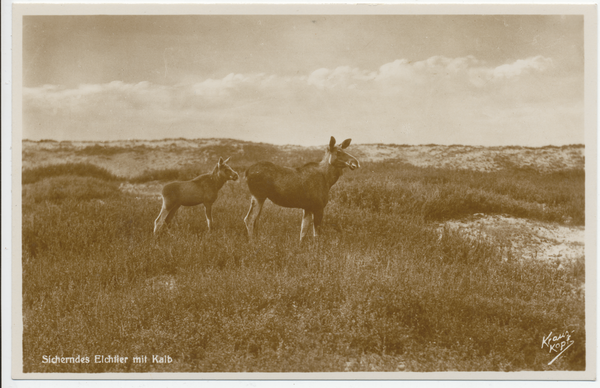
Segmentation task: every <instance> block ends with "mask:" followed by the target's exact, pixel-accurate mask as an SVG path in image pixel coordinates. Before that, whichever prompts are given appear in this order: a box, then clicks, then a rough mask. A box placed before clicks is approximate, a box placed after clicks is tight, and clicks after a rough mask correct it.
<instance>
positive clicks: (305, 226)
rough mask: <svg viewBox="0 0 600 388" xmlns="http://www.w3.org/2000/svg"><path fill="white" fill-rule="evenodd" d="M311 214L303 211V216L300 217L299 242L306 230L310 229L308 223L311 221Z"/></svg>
mask: <svg viewBox="0 0 600 388" xmlns="http://www.w3.org/2000/svg"><path fill="white" fill-rule="evenodd" d="M312 218H313V214H312V212H309V211H308V210H304V214H303V215H302V229H300V241H302V239H303V238H304V236H306V233H307V232H308V229H309V228H310V223H311V221H312Z"/></svg>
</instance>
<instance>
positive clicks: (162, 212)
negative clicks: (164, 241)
mask: <svg viewBox="0 0 600 388" xmlns="http://www.w3.org/2000/svg"><path fill="white" fill-rule="evenodd" d="M167 213H168V212H167V208H166V207H165V204H164V203H163V206H162V208H161V209H160V214H159V215H158V217H157V218H156V220H155V221H154V234H156V232H158V231H159V230H160V228H162V226H163V224H164V223H165V218H166V217H167Z"/></svg>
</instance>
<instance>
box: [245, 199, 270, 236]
mask: <svg viewBox="0 0 600 388" xmlns="http://www.w3.org/2000/svg"><path fill="white" fill-rule="evenodd" d="M264 203H265V200H264V199H262V200H261V199H258V198H256V197H255V196H252V199H251V200H250V210H248V214H246V217H245V218H244V223H245V224H246V229H247V230H248V237H250V238H252V235H253V234H254V229H255V228H256V223H257V221H258V217H259V216H260V212H261V211H262V207H263V204H264Z"/></svg>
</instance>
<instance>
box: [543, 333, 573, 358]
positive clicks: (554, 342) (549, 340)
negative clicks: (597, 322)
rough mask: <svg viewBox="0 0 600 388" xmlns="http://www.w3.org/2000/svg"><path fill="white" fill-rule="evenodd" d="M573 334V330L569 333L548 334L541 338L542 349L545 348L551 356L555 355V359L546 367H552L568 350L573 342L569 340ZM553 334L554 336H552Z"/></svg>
mask: <svg viewBox="0 0 600 388" xmlns="http://www.w3.org/2000/svg"><path fill="white" fill-rule="evenodd" d="M573 333H574V330H573V331H571V332H569V331H568V330H565V331H564V332H563V333H560V334H554V333H552V332H550V333H549V334H548V335H547V336H545V337H542V349H545V348H547V349H548V352H549V353H550V354H551V355H554V354H555V353H558V354H556V357H554V358H553V359H552V361H550V362H549V363H548V365H552V363H553V362H554V361H556V359H557V358H559V357H560V356H561V355H562V354H563V353H564V352H565V351H566V350H567V349H568V348H570V347H571V346H572V345H573V344H574V343H575V341H574V340H572V339H571V334H573ZM553 334H554V335H553Z"/></svg>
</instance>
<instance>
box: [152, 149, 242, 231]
mask: <svg viewBox="0 0 600 388" xmlns="http://www.w3.org/2000/svg"><path fill="white" fill-rule="evenodd" d="M228 161H229V158H227V160H225V161H223V158H219V162H218V163H217V166H216V167H215V168H214V170H213V172H212V173H208V174H203V175H200V176H199V177H197V178H194V179H192V180H191V181H185V182H172V183H169V184H168V185H165V186H164V187H163V190H162V198H163V204H162V209H161V211H160V214H159V215H158V218H157V219H156V221H154V233H155V234H156V233H157V232H158V231H159V230H160V229H161V228H162V226H163V225H164V224H165V223H166V224H169V223H170V222H171V220H172V219H173V217H174V216H175V213H176V212H177V210H178V209H179V208H180V207H181V206H196V205H200V204H204V211H205V214H206V222H207V224H208V230H209V231H210V230H212V224H213V220H212V204H213V203H214V202H215V201H216V200H217V197H218V195H219V190H220V189H221V187H223V185H224V184H225V183H226V182H227V181H228V180H234V181H235V180H237V179H238V174H237V173H236V172H235V171H233V170H232V169H231V167H229V166H228V165H227V162H228Z"/></svg>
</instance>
